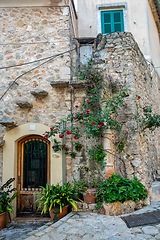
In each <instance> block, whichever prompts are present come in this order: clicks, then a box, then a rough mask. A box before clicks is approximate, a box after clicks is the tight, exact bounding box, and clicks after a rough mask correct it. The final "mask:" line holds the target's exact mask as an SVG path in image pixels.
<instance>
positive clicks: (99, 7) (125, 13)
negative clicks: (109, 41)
mask: <svg viewBox="0 0 160 240" xmlns="http://www.w3.org/2000/svg"><path fill="white" fill-rule="evenodd" d="M107 10H108V11H112V10H123V18H124V32H128V11H127V3H126V2H122V3H111V4H100V5H97V6H96V12H97V34H99V33H101V32H102V28H101V11H107Z"/></svg>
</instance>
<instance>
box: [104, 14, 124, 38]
mask: <svg viewBox="0 0 160 240" xmlns="http://www.w3.org/2000/svg"><path fill="white" fill-rule="evenodd" d="M101 26H102V34H107V33H112V32H124V20H123V10H114V11H101Z"/></svg>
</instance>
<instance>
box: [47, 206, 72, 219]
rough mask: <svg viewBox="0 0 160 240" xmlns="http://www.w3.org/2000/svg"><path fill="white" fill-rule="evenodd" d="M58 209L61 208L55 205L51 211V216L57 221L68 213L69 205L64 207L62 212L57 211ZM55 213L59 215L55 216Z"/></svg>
mask: <svg viewBox="0 0 160 240" xmlns="http://www.w3.org/2000/svg"><path fill="white" fill-rule="evenodd" d="M58 210H59V208H56V207H55V208H52V210H51V211H50V217H51V219H52V221H57V220H59V219H61V218H63V217H64V216H65V215H67V213H68V205H67V206H65V207H63V208H62V212H61V213H58V214H57V213H56V212H58ZM55 215H57V216H55Z"/></svg>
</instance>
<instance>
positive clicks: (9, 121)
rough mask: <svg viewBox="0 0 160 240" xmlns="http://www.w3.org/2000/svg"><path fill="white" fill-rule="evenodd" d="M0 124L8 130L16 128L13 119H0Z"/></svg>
mask: <svg viewBox="0 0 160 240" xmlns="http://www.w3.org/2000/svg"><path fill="white" fill-rule="evenodd" d="M0 124H2V125H4V126H5V127H8V128H14V127H17V124H16V122H15V121H14V120H13V119H9V118H7V117H3V118H1V119H0Z"/></svg>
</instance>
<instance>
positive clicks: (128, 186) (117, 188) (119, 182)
mask: <svg viewBox="0 0 160 240" xmlns="http://www.w3.org/2000/svg"><path fill="white" fill-rule="evenodd" d="M97 197H98V199H99V201H100V200H101V201H102V200H103V201H104V202H107V203H111V202H115V201H120V202H122V203H123V202H124V201H126V200H133V201H134V202H136V201H138V200H144V199H145V198H146V197H147V193H146V188H145V186H144V185H143V184H142V183H140V182H139V181H138V180H137V178H134V180H129V179H127V178H122V177H121V176H120V175H116V174H112V176H111V177H110V178H108V179H107V180H106V181H105V182H103V183H101V184H100V189H99V191H98V193H97Z"/></svg>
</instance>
